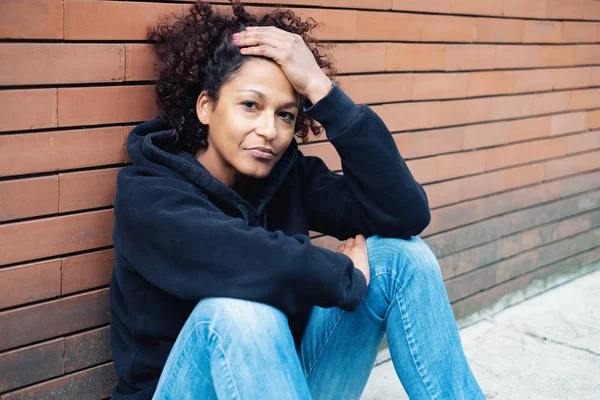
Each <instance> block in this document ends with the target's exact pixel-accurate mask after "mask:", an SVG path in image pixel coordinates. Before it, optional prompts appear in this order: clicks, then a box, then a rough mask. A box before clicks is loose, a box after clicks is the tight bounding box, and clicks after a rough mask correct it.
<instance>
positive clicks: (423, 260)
mask: <svg viewBox="0 0 600 400" xmlns="http://www.w3.org/2000/svg"><path fill="white" fill-rule="evenodd" d="M367 253H368V257H369V264H370V266H371V273H372V276H373V273H375V274H380V273H382V271H381V269H382V268H385V269H392V270H393V271H388V272H390V273H392V274H393V275H398V274H403V275H411V276H412V275H415V274H416V275H425V276H429V277H435V278H441V271H440V267H439V264H438V262H437V259H436V257H435V255H434V254H433V252H432V251H431V249H430V248H429V246H428V245H427V243H425V242H424V241H423V240H422V239H421V238H419V237H418V236H413V237H411V238H410V239H399V238H389V237H381V236H377V235H376V236H370V237H368V238H367Z"/></svg>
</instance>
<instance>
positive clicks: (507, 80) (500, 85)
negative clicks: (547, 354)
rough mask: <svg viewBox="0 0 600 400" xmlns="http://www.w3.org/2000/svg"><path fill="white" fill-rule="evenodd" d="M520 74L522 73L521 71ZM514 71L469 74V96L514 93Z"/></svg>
mask: <svg viewBox="0 0 600 400" xmlns="http://www.w3.org/2000/svg"><path fill="white" fill-rule="evenodd" d="M519 72H520V71H519ZM516 74H518V72H517V73H515V72H513V71H483V72H470V73H469V74H468V77H469V79H468V89H467V96H469V97H475V96H485V95H494V94H509V93H512V92H513V90H514V86H515V75H516Z"/></svg>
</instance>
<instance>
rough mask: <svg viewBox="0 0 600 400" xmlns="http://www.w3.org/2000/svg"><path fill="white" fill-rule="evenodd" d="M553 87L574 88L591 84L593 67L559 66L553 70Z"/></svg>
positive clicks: (556, 88) (557, 88)
mask: <svg viewBox="0 0 600 400" xmlns="http://www.w3.org/2000/svg"><path fill="white" fill-rule="evenodd" d="M552 80H553V81H554V85H553V87H552V88H553V89H555V90H559V89H573V88H582V87H588V86H591V81H592V69H591V68H589V67H587V68H559V69H553V70H552Z"/></svg>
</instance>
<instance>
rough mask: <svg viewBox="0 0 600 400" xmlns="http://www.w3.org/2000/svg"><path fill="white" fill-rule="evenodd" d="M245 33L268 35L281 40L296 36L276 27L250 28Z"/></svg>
mask: <svg viewBox="0 0 600 400" xmlns="http://www.w3.org/2000/svg"><path fill="white" fill-rule="evenodd" d="M244 32H247V33H268V34H270V35H272V36H274V37H276V38H279V39H289V38H291V37H292V36H294V34H293V33H291V32H287V31H284V30H283V29H280V28H277V27H276V26H248V27H246V30H245V31H244Z"/></svg>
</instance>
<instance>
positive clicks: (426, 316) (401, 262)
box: [300, 236, 485, 400]
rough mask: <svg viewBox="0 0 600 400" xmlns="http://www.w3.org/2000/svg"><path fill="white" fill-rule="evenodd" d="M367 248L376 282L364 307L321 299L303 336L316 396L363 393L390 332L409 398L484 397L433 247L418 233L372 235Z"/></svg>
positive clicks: (307, 369) (344, 396) (305, 362)
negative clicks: (326, 306) (348, 306)
mask: <svg viewBox="0 0 600 400" xmlns="http://www.w3.org/2000/svg"><path fill="white" fill-rule="evenodd" d="M367 251H368V255H369V263H370V266H371V282H370V284H369V288H368V289H367V294H366V297H365V299H364V301H363V303H362V304H361V305H360V307H359V308H358V310H357V311H354V312H347V311H343V310H341V309H339V308H337V307H335V308H329V309H324V308H320V307H315V308H314V309H313V312H312V314H311V317H310V320H309V324H308V327H307V331H306V333H305V335H304V337H303V338H302V344H301V348H300V360H301V362H302V367H303V369H304V372H305V375H306V379H307V382H308V386H309V389H310V392H311V395H312V397H313V399H315V400H318V399H331V398H340V399H345V400H346V399H359V398H360V395H361V393H362V392H363V390H364V387H365V385H366V383H367V380H368V378H369V375H370V373H371V369H372V367H373V363H374V361H375V358H376V355H377V351H378V349H379V347H380V344H381V340H382V337H383V334H384V332H386V333H387V337H388V343H389V348H390V353H391V356H392V362H393V364H394V368H395V370H396V373H397V374H398V377H399V378H400V381H401V382H402V385H403V386H404V389H405V390H406V392H407V393H408V395H409V397H410V398H411V399H418V400H420V399H468V400H476V399H484V398H485V397H484V395H483V393H482V392H481V389H480V388H479V386H478V384H477V382H476V381H475V378H474V377H473V375H472V373H471V369H470V368H469V365H468V364H467V361H466V359H465V356H464V353H463V350H462V345H461V342H460V337H459V334H458V328H457V326H456V321H455V319H454V315H453V313H452V309H451V307H450V303H449V302H448V297H447V294H446V291H445V288H444V283H443V279H442V276H441V272H440V268H439V265H438V263H437V260H436V258H435V256H434V255H433V253H432V252H431V250H430V249H429V247H428V246H427V245H426V244H425V243H424V242H423V241H422V240H421V239H420V238H418V237H413V238H411V239H410V240H401V239H395V238H381V237H379V236H373V237H369V238H367Z"/></svg>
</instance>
